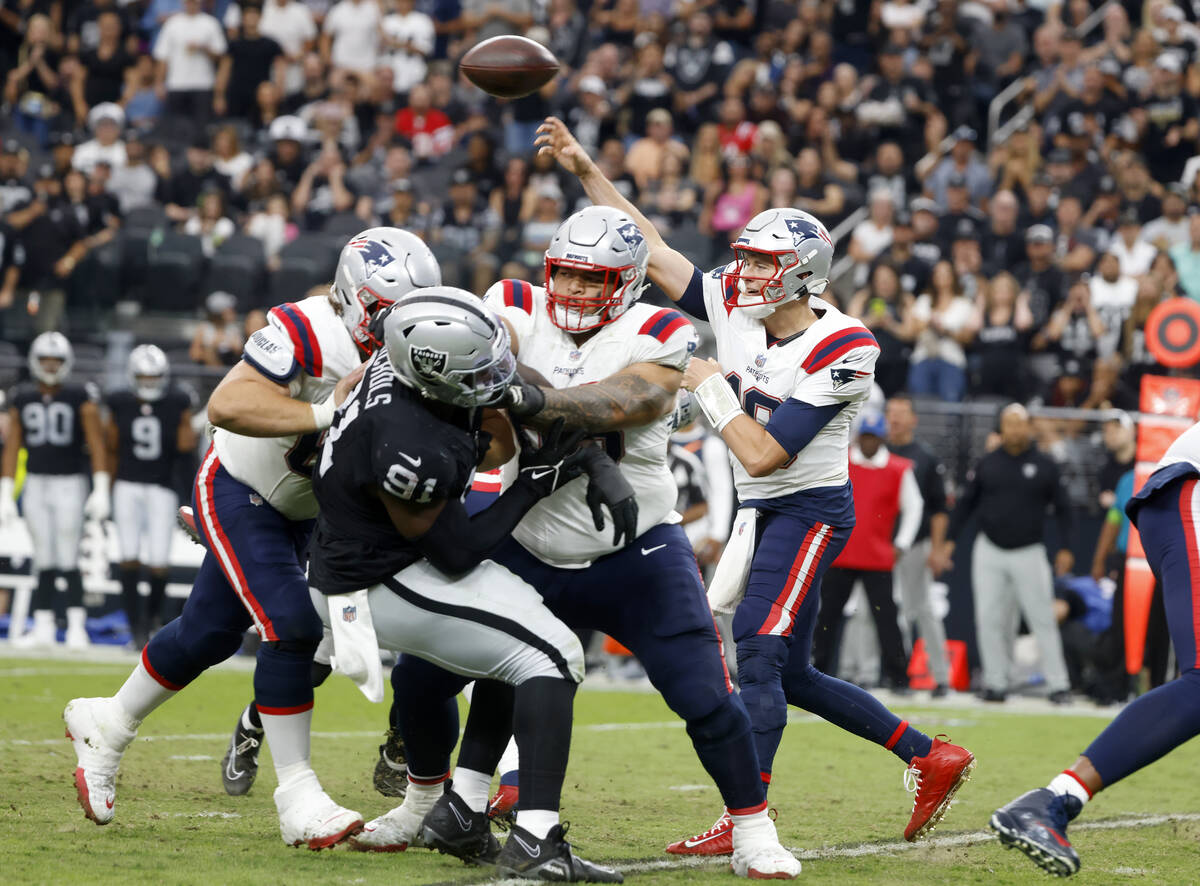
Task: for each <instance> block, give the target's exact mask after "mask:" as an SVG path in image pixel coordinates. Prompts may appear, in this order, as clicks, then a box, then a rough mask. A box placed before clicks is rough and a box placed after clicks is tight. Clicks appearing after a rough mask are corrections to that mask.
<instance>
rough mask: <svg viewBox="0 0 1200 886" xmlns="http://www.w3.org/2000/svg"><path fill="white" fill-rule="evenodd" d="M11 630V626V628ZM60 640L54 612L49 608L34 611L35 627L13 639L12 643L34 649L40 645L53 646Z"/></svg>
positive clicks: (19, 646)
mask: <svg viewBox="0 0 1200 886" xmlns="http://www.w3.org/2000/svg"><path fill="white" fill-rule="evenodd" d="M10 630H11V628H10ZM57 642H58V625H57V624H56V622H55V618H54V612H53V611H52V610H49V609H39V610H37V611H36V612H34V613H33V627H32V628H30V629H29V630H28V631H26V632H25V633H24V634H21V635H19V636H17V637H14V638H13V640H12V645H13V646H15V647H17V648H18V649H33V648H35V647H39V646H53V645H54V644H55V643H57Z"/></svg>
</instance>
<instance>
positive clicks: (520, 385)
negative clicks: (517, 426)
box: [497, 372, 546, 418]
mask: <svg viewBox="0 0 1200 886" xmlns="http://www.w3.org/2000/svg"><path fill="white" fill-rule="evenodd" d="M497 405H498V406H500V407H502V408H504V409H507V410H508V414H509V415H511V416H513V417H514V418H530V417H532V416H535V415H537V414H538V413H539V412H541V411H542V410H543V409H544V408H545V407H546V395H545V394H543V393H542V389H541V388H539V387H538V386H537V385H533V384H530V383H529V382H527V381H525V379H523V378H521V374H520V373H519V372H518V373H517V374H516V375H514V376H513V380H512V383H511V384H510V385H509V386H508V388H507V389H505V391H504V396H503V398H502V399H501V400H500V402H499V403H498V404H497Z"/></svg>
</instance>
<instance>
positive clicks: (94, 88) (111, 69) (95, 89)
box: [72, 10, 135, 119]
mask: <svg viewBox="0 0 1200 886" xmlns="http://www.w3.org/2000/svg"><path fill="white" fill-rule="evenodd" d="M96 30H97V40H96V44H95V45H94V46H93V47H91V48H89V49H88V50H87V51H85V52H84V53H83V54H82V55H81V56H80V57H79V64H80V67H81V68H82V76H81V77H79V78H78V79H77V81H76V83H75V84H73V86H72V88H73V90H74V91H75V92H76V94H78V91H79V90H82V100H83V102H84V105H85V108H94V107H95V106H96V105H98V104H100V103H101V102H119V101H121V96H122V94H123V93H124V91H125V71H126V69H128V68H129V67H131V66H132V65H133V63H134V61H135V58H134V57H133V56H132V55H130V54H129V52H128V51H127V50H126V49H125V42H124V34H122V32H121V17H120V16H119V15H118V14H117V13H116V12H115V11H112V10H106V11H104V12H102V13H100V16H99V18H98V19H97V20H96ZM80 110H81V111H82V110H84V109H80ZM76 116H78V117H80V118H81V119H82V118H83V117H85V116H87V115H86V113H81V112H79V111H77V113H76Z"/></svg>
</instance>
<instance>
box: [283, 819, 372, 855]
mask: <svg viewBox="0 0 1200 886" xmlns="http://www.w3.org/2000/svg"><path fill="white" fill-rule="evenodd" d="M362 829H363V821H362V819H359V820H358V821H356V822H354V823H353V824H351V825H349V826H348V827H346V828H344V829H343V830H340V831H338V832H337V833H336V834H327V835H326V836H324V837H313V838H312V839H310V840H297V841H296V842H295V843H293V844H292V846H294V847H296V848H297V849H298V848H300V847H301V846H305V847H307V848H309V849H311V850H313V851H314V852H320V851H321V850H322V849H332V848H333V847H334V846H337V845H338V844H339V843H343V842H345V841H346V840H349V839H350V838H351V837H353V836H354V835H355V834H357V833H358V832H359V831H361V830H362Z"/></svg>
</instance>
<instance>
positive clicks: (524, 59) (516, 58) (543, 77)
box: [458, 35, 558, 98]
mask: <svg viewBox="0 0 1200 886" xmlns="http://www.w3.org/2000/svg"><path fill="white" fill-rule="evenodd" d="M458 66H459V67H460V68H461V69H462V72H463V73H464V74H466V75H467V79H468V80H470V81H471V82H472V83H474V84H475V85H476V86H478V87H479V88H480V89H482V90H483V91H484V92H486V93H488V94H489V95H494V96H496V97H497V98H520V97H521V96H523V95H529V93H531V92H534V91H536V90H538V89H541V88H542V87H543V86H545V85H546V84H547V83H549V82H550V80H552V79H553V78H554V75H555V74H557V73H558V59H556V58H555V57H554V54H553V53H551V52H550V50H548V49H547V48H546V47H545V46H542V44H540V43H538V42H536V41H534V40H530V39H529V38H528V37H516V36H512V35H502V36H500V37H492V38H491V39H490V40H484V41H483V42H482V43H477V44H475V45H474V46H472V47H471V48H470V49H469V50H467V54H466V55H464V56H463V57H462V61H460V62H459V63H458Z"/></svg>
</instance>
